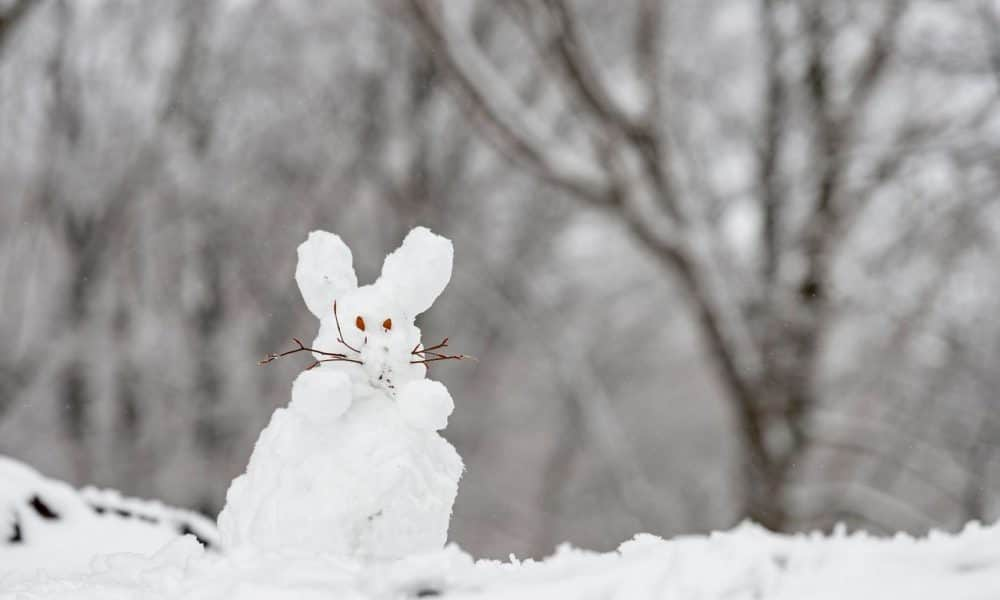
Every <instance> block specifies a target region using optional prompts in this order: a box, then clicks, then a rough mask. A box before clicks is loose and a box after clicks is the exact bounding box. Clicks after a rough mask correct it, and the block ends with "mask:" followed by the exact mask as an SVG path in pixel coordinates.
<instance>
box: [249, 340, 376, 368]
mask: <svg viewBox="0 0 1000 600" xmlns="http://www.w3.org/2000/svg"><path fill="white" fill-rule="evenodd" d="M292 341H293V342H295V343H296V344H297V345H298V348H292V349H291V350H286V351H285V352H281V353H280V354H279V353H274V352H270V353H268V355H267V357H266V358H264V360H260V361H257V364H258V365H261V366H263V365H266V364H268V363H270V362H272V361H274V359H276V358H281V357H283V356H288V355H290V354H296V353H299V352H312V353H314V354H319V355H321V356H328V357H330V358H327V359H323V360H321V361H317V363H319V362H332V361H347V362H356V363H358V364H361V361H359V360H354V359H351V358H348V357H347V355H346V354H340V353H338V352H324V351H323V350H317V349H316V348H310V347H308V346H306V345H305V344H303V343H302V341H301V340H299V338H292ZM313 366H316V365H313ZM313 366H311V367H309V368H310V369H311V368H312V367H313Z"/></svg>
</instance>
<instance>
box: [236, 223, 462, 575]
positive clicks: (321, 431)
mask: <svg viewBox="0 0 1000 600" xmlns="http://www.w3.org/2000/svg"><path fill="white" fill-rule="evenodd" d="M452 256H453V250H452V244H451V242H450V241H449V240H447V239H445V238H443V237H441V236H438V235H435V234H434V233H432V232H431V231H430V230H428V229H426V228H423V227H418V228H415V229H413V230H412V231H411V232H410V233H409V234H408V235H407V236H406V238H405V239H404V240H403V244H402V246H400V247H399V249H397V250H396V251H394V252H393V253H391V254H390V255H389V256H387V257H386V259H385V263H384V265H383V267H382V274H381V276H380V277H379V278H378V280H377V281H375V282H374V283H372V284H370V285H365V286H361V287H358V280H357V276H356V275H355V273H354V268H353V260H352V256H351V251H350V249H349V248H348V247H347V245H346V244H345V243H344V242H343V241H342V240H341V239H340V237H338V236H336V235H334V234H332V233H328V232H324V231H314V232H312V233H311V234H309V237H308V239H307V240H306V241H305V242H303V243H302V244H301V245H300V246H299V249H298V258H299V262H298V266H297V268H296V271H295V281H296V282H297V283H298V286H299V290H300V291H301V293H302V298H303V300H304V301H305V304H306V307H307V308H308V309H309V310H310V311H311V312H312V313H313V314H314V315H315V316H316V317H317V318H318V319H319V333H318V335H317V336H316V339H315V340H314V341H313V343H312V345H311V348H312V349H314V350H315V352H313V358H314V359H315V361H316V363H315V364H314V365H313V367H312V368H310V369H307V370H305V371H303V372H302V373H301V374H300V375H299V376H298V377H297V378H296V380H295V382H294V383H293V385H292V394H291V395H292V400H291V403H290V404H289V405H288V407H287V408H279V409H278V410H276V411H275V413H274V415H273V416H272V418H271V421H270V423H269V424H268V425H267V427H266V428H265V429H264V431H263V432H261V434H260V437H259V439H258V440H257V443H256V445H255V447H254V450H253V454H252V456H251V457H250V462H249V465H248V466H247V470H246V472H245V473H244V474H243V475H240V476H239V477H237V478H236V479H235V480H234V481H233V482H232V484H231V486H230V488H229V491H228V493H227V495H226V505H225V508H224V509H223V510H222V513H221V514H220V515H219V530H220V534H221V536H222V541H223V545H224V546H225V547H227V548H254V549H258V550H275V549H281V548H290V549H295V550H296V551H314V552H321V553H330V554H339V555H347V556H354V557H365V558H368V557H373V558H398V557H404V556H408V555H411V554H416V553H423V552H432V551H436V550H440V549H441V548H443V547H444V544H445V542H446V540H447V534H448V524H449V521H450V519H451V510H452V506H453V504H454V501H455V496H456V494H457V493H458V480H459V478H460V477H461V474H462V469H463V466H462V460H461V458H460V457H459V455H458V453H457V452H456V451H455V449H454V448H453V447H452V446H451V444H449V443H448V442H447V441H446V440H445V439H444V438H443V437H441V435H440V434H439V433H438V430H440V429H443V428H445V427H446V426H447V424H448V417H449V416H450V415H451V412H452V410H453V408H454V403H453V401H452V398H451V395H450V394H449V393H448V390H447V388H446V387H445V386H444V385H443V384H441V383H439V382H436V381H431V380H428V379H425V375H426V372H427V369H426V366H425V363H423V362H422V361H421V356H423V355H420V354H415V350H417V349H419V348H421V347H422V346H421V334H420V330H419V329H418V328H417V327H416V325H415V324H414V320H415V319H416V317H417V315H419V314H420V313H422V312H424V311H426V310H427V309H428V308H430V307H431V305H432V304H433V302H434V300H435V299H436V298H437V297H438V296H439V295H440V294H441V292H442V291H443V290H444V288H445V286H446V285H447V284H448V281H449V280H450V278H451V270H452Z"/></svg>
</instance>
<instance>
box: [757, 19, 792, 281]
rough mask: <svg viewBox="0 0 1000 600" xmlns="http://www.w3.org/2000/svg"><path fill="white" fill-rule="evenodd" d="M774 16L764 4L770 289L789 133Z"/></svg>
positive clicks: (764, 180) (763, 165) (763, 179)
mask: <svg viewBox="0 0 1000 600" xmlns="http://www.w3.org/2000/svg"><path fill="white" fill-rule="evenodd" d="M774 12H775V7H774V0H761V3H760V19H761V27H762V29H763V35H764V44H765V47H766V50H765V57H764V69H765V79H766V81H767V84H766V89H765V92H764V94H765V95H764V111H765V115H764V141H763V145H762V146H761V149H760V156H759V161H760V163H759V167H758V179H759V182H760V189H761V194H762V196H763V197H762V204H763V212H764V226H763V227H762V228H761V233H762V235H763V241H764V265H763V267H764V280H765V282H766V284H768V285H767V287H768V288H771V287H772V286H771V284H773V283H774V280H775V278H776V276H777V273H778V266H779V265H778V260H779V250H780V246H781V229H780V228H781V217H782V206H783V197H782V192H781V186H780V182H779V177H778V159H779V154H780V152H781V143H782V136H783V134H784V131H785V128H784V117H783V116H784V114H785V110H786V107H785V104H786V93H785V83H784V81H783V80H782V77H781V64H780V62H781V55H782V52H783V50H784V43H783V41H782V39H781V32H780V31H779V29H778V24H777V22H776V20H775V14H774Z"/></svg>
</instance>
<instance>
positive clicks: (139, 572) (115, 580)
mask: <svg viewBox="0 0 1000 600" xmlns="http://www.w3.org/2000/svg"><path fill="white" fill-rule="evenodd" d="M435 592H436V593H437V596H438V597H442V598H450V599H462V598H468V599H473V598H475V599H484V600H485V599H498V600H499V599H523V600H535V599H537V600H543V599H544V600H552V599H562V598H572V599H580V600H591V599H593V600H607V599H612V600H615V599H618V600H647V599H650V600H651V599H654V598H655V599H679V600H751V599H753V600H803V599H810V600H840V599H843V598H851V599H852V600H866V599H872V600H875V599H878V600H883V599H885V598H906V599H907V600H939V599H942V598H948V599H949V600H995V599H996V598H1000V529H998V528H997V527H995V526H991V527H979V526H977V525H970V526H969V527H967V528H966V530H965V531H964V532H962V533H961V534H959V535H945V534H932V535H931V536H929V537H927V538H923V539H919V540H917V539H913V538H909V537H906V536H899V537H896V538H892V539H874V538H871V537H867V536H864V535H851V536H847V535H844V534H835V535H834V536H832V537H823V536H819V535H800V536H782V535H776V534H772V533H769V532H766V531H764V530H762V529H760V528H758V527H756V526H752V525H743V526H741V527H739V528H737V529H735V530H733V531H729V532H725V533H715V534H711V535H708V536H692V537H682V538H677V539H674V540H663V539H660V538H657V537H655V536H652V535H639V536H637V537H636V538H635V539H633V540H631V541H629V542H626V543H624V544H622V546H621V547H620V548H619V549H618V551H616V552H610V553H605V554H599V553H593V552H587V551H583V550H577V549H573V548H570V547H568V546H567V547H561V548H559V549H558V550H557V552H556V553H555V554H554V555H553V556H551V557H549V558H548V559H546V560H544V561H538V562H535V561H523V562H521V561H517V560H514V559H512V560H511V561H509V562H496V561H475V560H473V559H472V558H471V557H470V556H468V555H467V554H465V553H464V552H462V551H461V550H460V549H458V548H457V547H456V546H449V547H447V548H445V549H443V550H440V551H437V552H433V553H428V554H421V555H416V556H412V557H409V558H404V559H400V560H394V561H371V560H359V559H350V558H345V557H338V556H334V555H327V554H317V553H310V552H300V551H295V550H291V549H287V548H286V549H282V550H272V551H264V552H260V551H254V550H250V549H246V548H244V549H241V550H238V551H235V552H231V553H229V554H227V555H213V554H210V553H206V552H205V551H204V550H203V549H202V548H201V547H200V546H199V545H198V544H197V543H196V542H195V541H194V540H193V539H192V538H181V539H180V540H177V541H175V542H173V543H172V544H170V545H168V546H167V547H166V548H164V549H163V550H161V551H160V552H159V553H157V554H154V555H152V556H146V557H144V556H139V555H116V556H108V557H102V558H99V559H97V560H95V561H94V563H93V568H92V570H91V572H90V573H89V574H86V575H74V576H62V577H43V576H34V577H20V578H8V579H6V580H5V579H3V578H2V577H0V600H8V599H15V598H16V599H28V598H30V599H33V600H35V599H38V600H41V599H46V600H48V599H66V600H68V599H71V598H72V599H79V600H90V599H95V600H96V599H98V598H100V599H102V600H114V599H118V598H122V599H124V598H143V599H148V600H157V599H173V598H190V599H203V600H215V599H218V600H241V599H258V598H269V599H281V598H302V599H310V598H326V599H328V598H344V599H362V598H363V599H373V600H375V599H385V600H389V599H403V598H418V597H432V596H433V595H434V593H435Z"/></svg>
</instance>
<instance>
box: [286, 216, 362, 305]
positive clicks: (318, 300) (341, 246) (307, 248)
mask: <svg viewBox="0 0 1000 600" xmlns="http://www.w3.org/2000/svg"><path fill="white" fill-rule="evenodd" d="M352 261H353V257H352V256H351V249H350V248H348V247H347V244H345V243H344V242H343V240H341V239H340V237H339V236H337V235H335V234H332V233H330V232H328V231H313V232H312V233H310V234H309V238H308V239H306V241H304V242H302V243H301V244H299V263H298V266H296V268H295V281H296V283H298V284H299V290H300V291H301V292H302V299H303V300H305V301H306V306H308V307H309V310H310V311H311V312H312V314H314V315H316V317H317V318H319V319H322V318H323V317H324V316H328V315H329V314H330V312H331V311H332V310H333V301H334V300H336V299H337V298H338V297H340V296H341V295H343V294H344V293H345V292H349V291H351V290H353V289H355V288H357V287H358V276H357V275H355V273H354V267H353V265H352Z"/></svg>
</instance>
